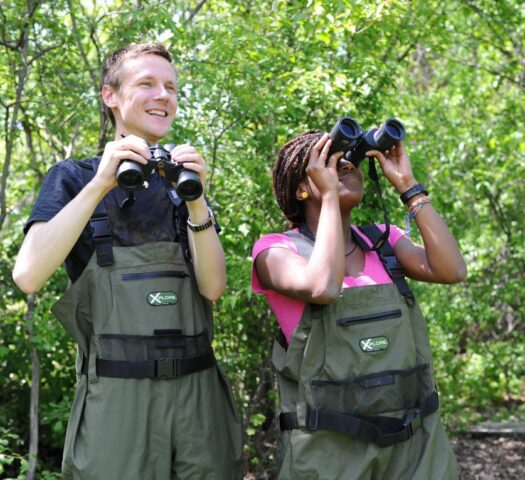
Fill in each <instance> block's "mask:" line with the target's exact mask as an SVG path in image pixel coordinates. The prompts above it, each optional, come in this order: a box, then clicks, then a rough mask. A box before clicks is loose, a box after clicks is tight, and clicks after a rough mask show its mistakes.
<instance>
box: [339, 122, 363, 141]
mask: <svg viewBox="0 0 525 480" xmlns="http://www.w3.org/2000/svg"><path fill="white" fill-rule="evenodd" d="M339 128H340V129H341V132H342V133H343V134H344V136H345V137H348V138H357V137H358V136H359V134H360V133H361V128H360V127H359V125H358V123H357V122H356V121H355V120H353V119H352V118H349V117H346V118H342V119H341V121H340V123H339Z"/></svg>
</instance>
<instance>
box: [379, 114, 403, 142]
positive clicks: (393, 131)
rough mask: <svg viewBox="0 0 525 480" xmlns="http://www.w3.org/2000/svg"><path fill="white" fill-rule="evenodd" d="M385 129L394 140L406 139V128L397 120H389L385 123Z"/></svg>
mask: <svg viewBox="0 0 525 480" xmlns="http://www.w3.org/2000/svg"><path fill="white" fill-rule="evenodd" d="M384 126H385V129H386V131H387V132H388V135H390V136H391V137H392V138H395V139H396V140H402V139H403V138H404V137H405V128H404V127H403V124H402V123H401V122H399V121H397V120H393V119H389V120H387V121H386V122H385V123H384Z"/></svg>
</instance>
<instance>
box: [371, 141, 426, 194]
mask: <svg viewBox="0 0 525 480" xmlns="http://www.w3.org/2000/svg"><path fill="white" fill-rule="evenodd" d="M366 155H367V156H371V157H375V158H377V160H378V162H379V165H380V166H381V170H383V173H384V175H385V177H386V178H387V179H388V180H389V182H390V183H391V184H392V185H393V186H394V188H395V189H396V190H397V191H398V192H399V193H400V194H401V193H403V192H406V191H407V190H408V189H409V188H410V187H413V186H414V185H415V184H416V183H417V181H416V180H415V178H414V174H413V173H412V166H411V165H410V160H409V159H408V155H407V152H406V150H405V146H404V145H403V142H396V143H395V144H394V145H393V146H392V147H391V148H390V149H389V150H386V151H385V152H380V151H379V150H369V151H368V152H366Z"/></svg>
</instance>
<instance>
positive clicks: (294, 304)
mask: <svg viewBox="0 0 525 480" xmlns="http://www.w3.org/2000/svg"><path fill="white" fill-rule="evenodd" d="M378 227H379V228H380V229H381V231H383V232H384V231H385V226H384V225H378ZM352 228H353V229H354V230H356V227H355V226H352ZM295 231H297V230H295ZM403 235H404V232H403V230H401V229H400V228H398V227H396V226H395V225H391V226H390V235H389V237H388V239H389V241H390V245H392V247H393V246H394V245H395V244H396V243H397V242H398V240H399V239H400V238H401V237H402V236H403ZM361 237H363V239H364V240H365V241H366V242H367V243H368V244H369V245H371V242H370V241H369V240H368V238H366V237H364V236H363V235H361ZM268 248H286V249H288V250H291V251H292V252H294V253H296V254H297V255H299V253H298V252H297V248H296V247H295V245H294V243H293V242H292V241H291V240H290V239H289V238H288V237H287V236H286V235H284V234H282V233H270V234H268V235H264V236H263V237H261V238H260V239H259V240H257V242H255V245H254V246H253V250H252V259H253V266H252V290H253V291H254V292H255V293H262V294H263V295H264V296H265V297H266V300H267V301H268V304H269V305H270V308H271V309H272V311H273V313H274V315H275V316H276V318H277V322H278V323H279V326H280V327H281V330H282V331H283V333H284V336H285V337H286V340H287V341H288V342H289V341H290V338H291V336H292V333H293V332H294V330H295V329H296V328H297V325H299V322H300V321H301V317H302V315H303V311H304V308H305V307H306V303H305V302H303V301H301V300H297V299H295V298H290V297H287V296H285V295H282V294H280V293H278V292H276V291H274V290H265V289H264V288H262V285H261V282H260V280H259V277H258V276H257V271H256V269H255V259H256V258H257V255H259V253H261V252H262V251H264V250H266V249H268ZM389 283H392V280H391V279H390V277H389V276H388V274H387V273H386V271H385V269H384V267H383V264H382V263H381V259H380V258H379V255H378V254H377V253H376V252H367V251H365V265H364V268H363V272H362V273H361V274H360V275H359V276H357V277H352V276H348V277H345V278H344V280H343V286H342V287H343V288H352V287H363V286H366V285H385V284H389Z"/></svg>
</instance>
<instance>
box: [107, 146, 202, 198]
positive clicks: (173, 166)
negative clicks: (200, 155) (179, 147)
mask: <svg viewBox="0 0 525 480" xmlns="http://www.w3.org/2000/svg"><path fill="white" fill-rule="evenodd" d="M175 146H176V145H173V144H168V145H164V146H162V145H154V146H152V147H149V151H150V152H151V159H149V160H148V163H147V164H145V165H144V164H142V163H137V162H134V161H133V160H123V161H122V163H121V164H120V166H119V168H118V170H117V183H118V186H119V187H120V188H122V190H126V191H127V192H131V191H133V190H135V189H137V188H138V187H140V186H141V185H142V184H143V183H144V181H145V180H147V179H148V178H149V177H150V175H151V174H152V172H153V170H157V171H161V170H162V171H163V172H164V175H165V176H166V178H167V179H168V180H170V181H171V182H175V183H176V184H177V186H176V188H175V190H176V192H177V195H178V196H179V197H180V198H182V199H183V200H190V201H191V200H196V199H197V198H199V197H200V196H201V194H202V183H201V181H200V177H199V175H198V174H197V173H196V172H193V171H191V170H188V169H186V168H184V167H183V166H182V164H178V163H174V162H172V161H171V155H170V152H171V151H172V150H173V149H174V148H175Z"/></svg>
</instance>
